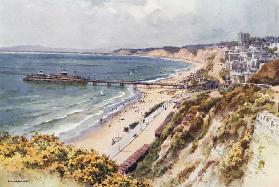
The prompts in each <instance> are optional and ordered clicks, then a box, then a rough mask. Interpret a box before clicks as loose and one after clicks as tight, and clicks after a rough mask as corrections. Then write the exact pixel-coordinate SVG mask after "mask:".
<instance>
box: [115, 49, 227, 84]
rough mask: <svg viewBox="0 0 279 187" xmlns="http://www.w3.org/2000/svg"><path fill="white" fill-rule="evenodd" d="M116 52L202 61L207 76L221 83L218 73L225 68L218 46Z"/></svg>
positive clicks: (119, 53)
mask: <svg viewBox="0 0 279 187" xmlns="http://www.w3.org/2000/svg"><path fill="white" fill-rule="evenodd" d="M116 54H118V55H139V56H150V57H158V58H170V59H177V60H182V61H193V62H196V63H202V64H203V68H204V69H206V71H207V73H208V76H210V77H213V78H215V79H217V80H219V81H220V82H221V83H223V82H224V81H223V78H222V76H221V75H220V74H221V71H222V70H223V69H224V68H225V64H224V60H223V52H222V50H221V49H219V48H208V49H198V50H197V51H196V52H191V51H189V50H188V49H186V48H181V49H179V50H178V51H177V52H170V51H167V50H165V49H153V50H149V51H142V50H137V51H134V50H128V49H123V50H118V51H117V52H116Z"/></svg>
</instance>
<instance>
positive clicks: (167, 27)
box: [0, 0, 279, 48]
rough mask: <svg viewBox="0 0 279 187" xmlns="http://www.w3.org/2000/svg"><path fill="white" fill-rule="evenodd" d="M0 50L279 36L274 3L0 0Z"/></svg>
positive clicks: (278, 17) (247, 0) (267, 0)
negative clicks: (240, 35)
mask: <svg viewBox="0 0 279 187" xmlns="http://www.w3.org/2000/svg"><path fill="white" fill-rule="evenodd" d="M0 5H1V6H0V46H11V45H25V44H35V45H38V44H40V45H46V46H54V47H75V48H105V47H115V48H118V47H145V46H147V47H149V46H163V45H186V44H191V43H204V42H214V41H219V40H232V39H235V37H236V33H237V32H239V31H247V32H251V33H252V34H253V35H279V27H278V24H279V11H278V10H279V3H278V1H277V0H187V1H185V0H172V1H169V0H79V1H76V0H40V1H37V0H0Z"/></svg>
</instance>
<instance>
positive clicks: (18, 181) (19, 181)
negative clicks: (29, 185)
mask: <svg viewBox="0 0 279 187" xmlns="http://www.w3.org/2000/svg"><path fill="white" fill-rule="evenodd" d="M8 182H16V183H21V182H29V180H8Z"/></svg>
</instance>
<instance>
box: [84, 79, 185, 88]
mask: <svg viewBox="0 0 279 187" xmlns="http://www.w3.org/2000/svg"><path fill="white" fill-rule="evenodd" d="M88 83H92V85H93V86H97V85H99V84H105V85H107V87H111V86H112V85H119V86H120V87H124V86H125V85H133V86H137V85H142V86H159V87H170V88H176V89H187V85H186V84H175V83H161V82H141V81H124V80H88Z"/></svg>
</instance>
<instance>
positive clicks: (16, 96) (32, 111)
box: [0, 53, 190, 140]
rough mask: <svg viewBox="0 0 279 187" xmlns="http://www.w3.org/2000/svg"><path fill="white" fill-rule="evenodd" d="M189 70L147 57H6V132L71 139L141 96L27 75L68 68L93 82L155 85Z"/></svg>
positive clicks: (1, 64)
mask: <svg viewBox="0 0 279 187" xmlns="http://www.w3.org/2000/svg"><path fill="white" fill-rule="evenodd" d="M189 66H190V65H188V64H186V63H183V62H178V61H170V60H166V59H155V58H145V57H128V56H125V57H122V56H105V55H81V54H39V53H33V54H31V53H21V54H19V53H10V54H0V131H8V132H10V133H11V134H18V135H25V136H30V135H31V134H33V133H34V132H39V133H50V134H52V133H54V134H55V135H57V136H60V138H61V139H63V140H68V139H71V138H75V137H78V136H80V135H81V134H82V133H83V132H86V131H87V130H88V129H90V128H92V127H93V126H95V125H98V122H99V121H100V119H101V118H104V117H106V116H108V115H109V114H111V113H112V112H115V111H116V110H115V108H117V109H118V110H119V109H120V106H123V104H124V103H126V102H128V101H131V100H132V99H133V98H135V97H136V96H137V93H136V92H135V91H134V90H133V88H131V87H124V88H121V87H120V86H119V85H115V86H112V87H109V88H108V87H106V86H100V85H99V86H94V87H93V86H92V85H91V84H88V85H86V86H71V85H59V84H45V83H44V84H42V83H30V82H23V81H22V79H23V78H24V77H25V76H26V74H27V73H37V72H39V71H40V70H42V71H43V72H45V73H59V72H60V71H62V70H64V69H65V70H66V71H68V72H69V74H77V75H81V76H84V77H88V78H96V79H111V80H122V79H123V80H132V81H133V80H137V81H138V80H140V81H149V80H155V79H162V78H165V77H167V76H169V75H171V74H173V73H175V71H177V70H181V69H186V68H189ZM101 91H102V92H103V93H104V96H102V94H101Z"/></svg>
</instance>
